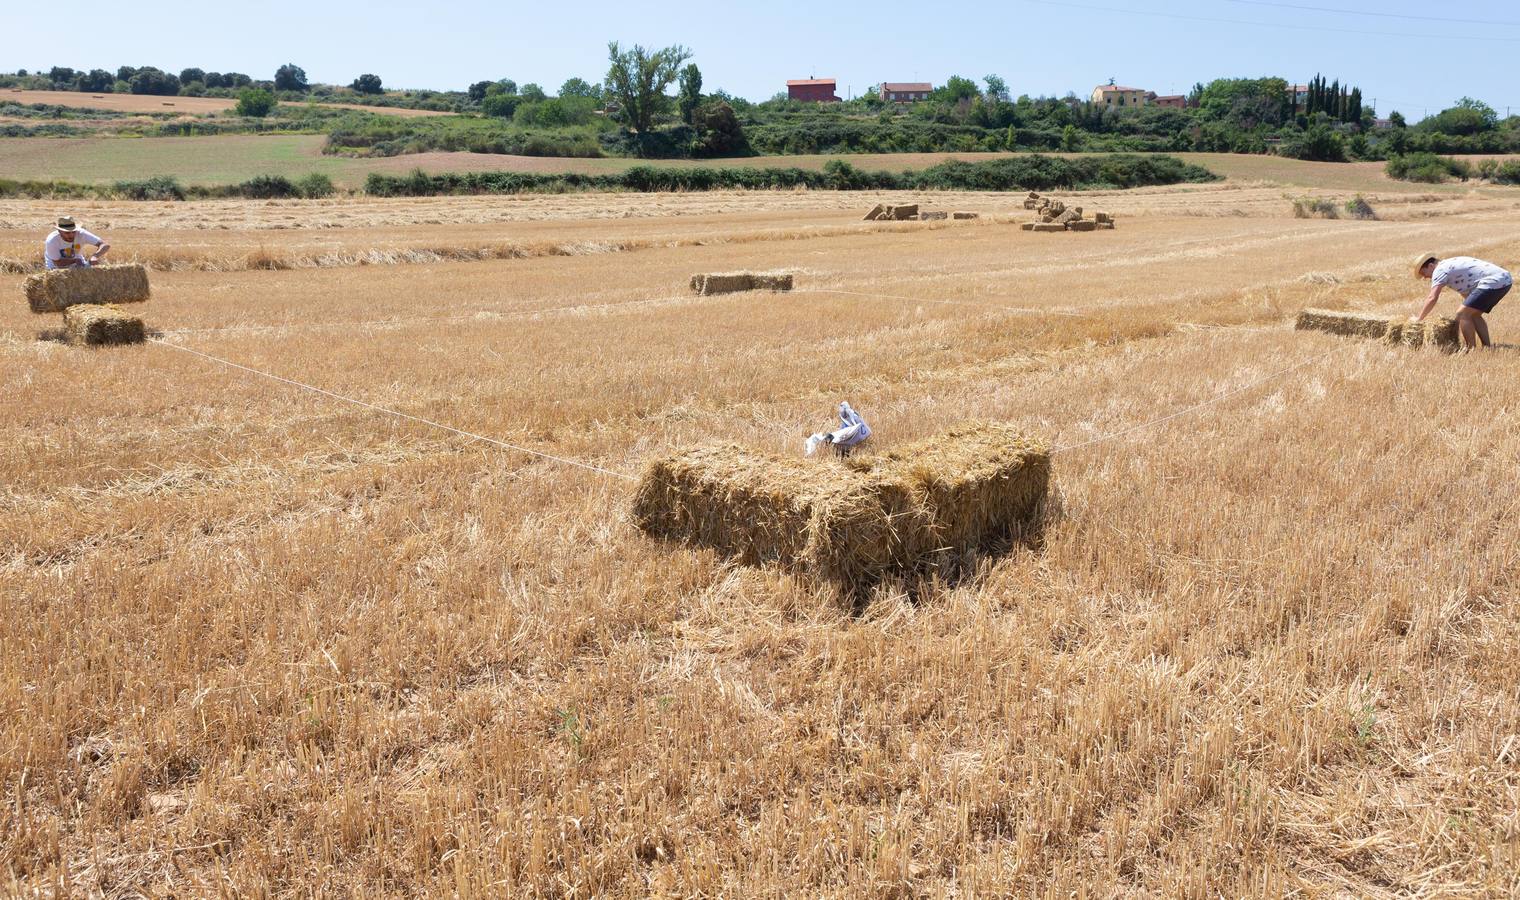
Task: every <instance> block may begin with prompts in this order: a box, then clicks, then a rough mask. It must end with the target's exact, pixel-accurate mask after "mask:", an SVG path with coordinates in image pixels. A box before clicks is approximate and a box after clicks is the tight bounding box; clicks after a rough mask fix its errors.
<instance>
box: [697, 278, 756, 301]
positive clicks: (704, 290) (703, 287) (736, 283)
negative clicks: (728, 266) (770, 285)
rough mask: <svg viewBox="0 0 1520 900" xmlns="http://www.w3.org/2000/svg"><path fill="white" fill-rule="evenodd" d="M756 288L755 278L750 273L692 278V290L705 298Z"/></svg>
mask: <svg viewBox="0 0 1520 900" xmlns="http://www.w3.org/2000/svg"><path fill="white" fill-rule="evenodd" d="M754 288H755V276H753V275H751V274H750V273H748V272H714V273H712V274H708V275H693V276H691V289H692V290H693V291H696V292H697V293H698V294H701V295H702V296H704V297H708V296H711V295H713V294H733V293H737V292H739V291H751V290H754Z"/></svg>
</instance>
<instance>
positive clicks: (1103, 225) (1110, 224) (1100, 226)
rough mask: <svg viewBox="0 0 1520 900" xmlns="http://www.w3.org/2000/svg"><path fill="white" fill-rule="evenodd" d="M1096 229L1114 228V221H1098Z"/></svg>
mask: <svg viewBox="0 0 1520 900" xmlns="http://www.w3.org/2000/svg"><path fill="white" fill-rule="evenodd" d="M1098 229H1099V230H1100V231H1113V230H1114V223H1113V222H1099V223H1098Z"/></svg>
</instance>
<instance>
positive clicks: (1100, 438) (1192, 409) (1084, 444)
mask: <svg viewBox="0 0 1520 900" xmlns="http://www.w3.org/2000/svg"><path fill="white" fill-rule="evenodd" d="M1339 352H1341V348H1336V349H1334V350H1329V351H1327V352H1325V353H1316V354H1315V355H1314V356H1311V357H1308V358H1307V359H1302V360H1299V361H1298V362H1296V363H1294V364H1293V365H1291V366H1288V367H1287V368H1286V369H1279V370H1277V371H1276V372H1273V373H1271V374H1269V375H1263V376H1262V377H1260V378H1258V379H1256V380H1255V381H1251V382H1247V383H1246V384H1243V385H1241V386H1240V387H1238V388H1232V389H1230V390H1228V391H1225V392H1224V393H1222V394H1216V395H1215V396H1213V397H1210V398H1209V399H1207V400H1205V401H1203V402H1202V403H1197V404H1194V405H1193V406H1189V407H1188V408H1186V409H1182V410H1178V411H1177V412H1174V413H1172V414H1171V415H1167V416H1162V417H1161V418H1159V419H1152V420H1150V421H1149V422H1141V423H1140V424H1139V425H1131V426H1130V427H1129V428H1124V429H1121V430H1119V431H1115V432H1111V433H1109V434H1104V435H1099V436H1098V437H1095V438H1093V439H1091V440H1087V441H1082V442H1081V443H1079V444H1067V445H1065V446H1063V447H1057V448H1055V449H1054V450H1052V451H1050V455H1051V456H1054V455H1056V454H1057V453H1066V452H1067V451H1070V450H1080V449H1081V448H1083V447H1090V446H1092V445H1093V444H1101V443H1103V442H1104V441H1111V440H1114V439H1115V438H1121V437H1124V436H1125V435H1127V434H1133V433H1134V432H1136V431H1141V430H1143V429H1146V428H1151V427H1153V426H1156V425H1161V424H1163V423H1166V422H1170V421H1172V420H1173V419H1180V418H1182V417H1183V416H1186V415H1191V414H1192V413H1195V412H1197V411H1198V410H1200V409H1204V408H1205V407H1209V406H1213V405H1214V404H1215V403H1219V402H1221V401H1223V400H1228V399H1229V398H1231V397H1233V396H1235V395H1236V394H1243V393H1245V392H1246V391H1249V390H1251V389H1252V388H1255V387H1260V386H1261V385H1263V384H1265V383H1267V382H1268V381H1271V380H1272V379H1274V378H1280V377H1282V376H1284V375H1286V374H1288V373H1289V372H1293V371H1296V370H1298V369H1302V368H1303V367H1304V366H1307V365H1308V364H1309V363H1312V362H1315V361H1317V360H1321V359H1324V358H1325V357H1327V356H1330V355H1332V354H1335V353H1339Z"/></svg>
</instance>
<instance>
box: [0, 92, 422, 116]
mask: <svg viewBox="0 0 1520 900" xmlns="http://www.w3.org/2000/svg"><path fill="white" fill-rule="evenodd" d="M0 100H10V101H12V102H15V103H23V104H31V103H46V104H49V105H51V106H67V107H72V108H75V109H108V110H112V111H115V112H129V113H167V112H172V113H190V114H195V115H210V114H213V113H224V112H227V111H229V110H231V109H232V108H233V107H234V106H236V105H237V101H236V100H228V99H225V98H221V97H156V96H148V95H145V94H87V93H84V92H82V91H24V90H17V89H15V88H10V89H7V90H3V91H0ZM286 105H287V106H291V105H299V104H288V103H287V104H286ZM312 105H314V106H328V107H332V108H334V109H357V110H361V111H364V112H373V113H379V114H380V115H385V116H401V117H402V118H413V117H417V116H446V115H450V113H444V112H437V111H435V110H430V109H395V108H392V107H388V106H365V105H363V104H359V103H314V104H312Z"/></svg>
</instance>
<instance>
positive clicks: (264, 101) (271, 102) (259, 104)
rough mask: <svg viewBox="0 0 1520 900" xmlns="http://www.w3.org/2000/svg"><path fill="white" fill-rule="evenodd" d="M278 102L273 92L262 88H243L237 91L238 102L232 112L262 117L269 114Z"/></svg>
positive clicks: (250, 116)
mask: <svg viewBox="0 0 1520 900" xmlns="http://www.w3.org/2000/svg"><path fill="white" fill-rule="evenodd" d="M278 102H279V101H277V100H275V96H274V94H272V93H270V92H269V91H266V90H264V89H263V88H245V89H243V90H241V91H239V92H238V102H237V106H236V107H235V108H234V109H233V112H235V113H236V114H237V115H240V116H247V117H249V118H252V119H262V118H264V117H265V116H267V115H269V112H270V110H273V109H274V108H275V104H276V103H278Z"/></svg>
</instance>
